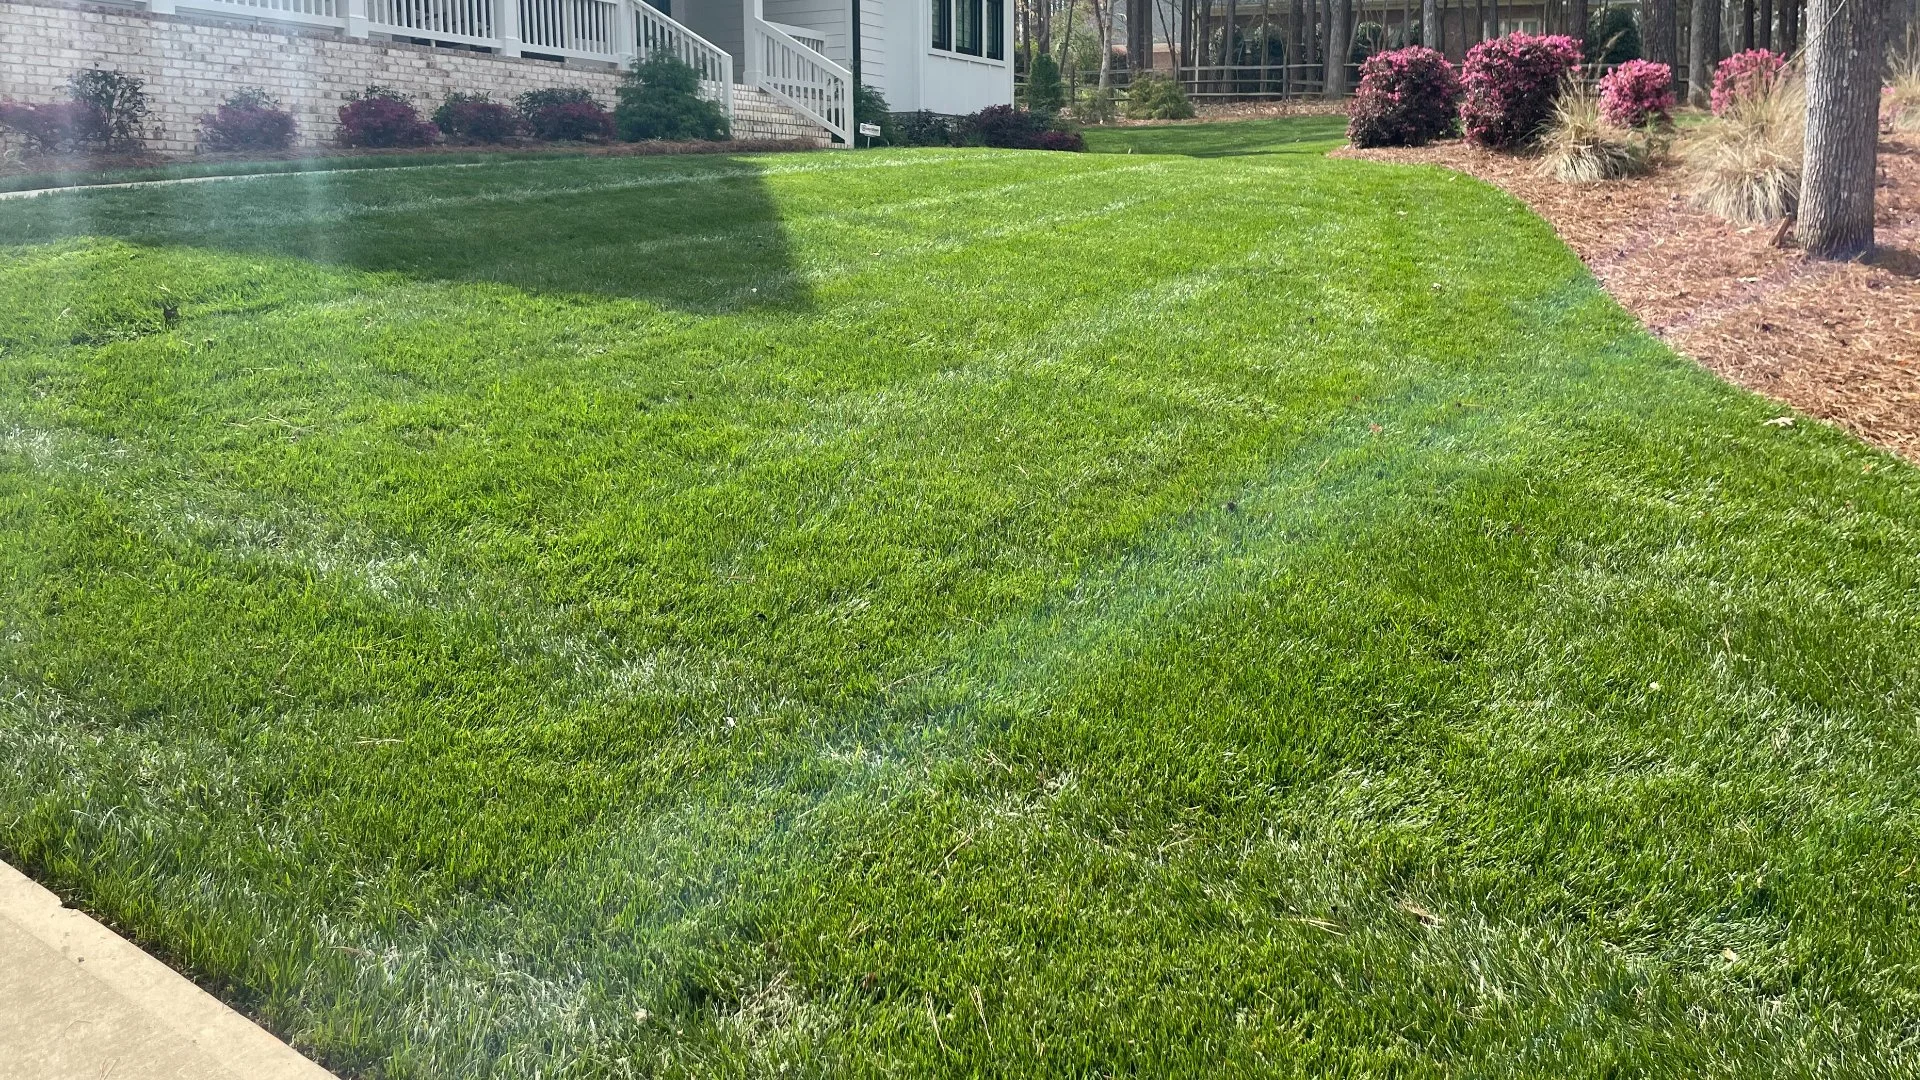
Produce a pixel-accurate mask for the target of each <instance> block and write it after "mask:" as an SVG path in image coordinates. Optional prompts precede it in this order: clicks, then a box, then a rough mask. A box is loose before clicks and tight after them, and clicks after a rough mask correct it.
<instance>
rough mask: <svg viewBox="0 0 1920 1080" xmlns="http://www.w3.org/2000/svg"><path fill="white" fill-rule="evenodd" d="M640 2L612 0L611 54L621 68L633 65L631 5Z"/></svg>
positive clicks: (634, 47) (634, 52) (634, 50)
mask: <svg viewBox="0 0 1920 1080" xmlns="http://www.w3.org/2000/svg"><path fill="white" fill-rule="evenodd" d="M516 2H517V0H516ZM641 2H644V0H614V3H613V54H614V55H615V56H618V57H619V58H620V66H621V67H623V68H624V67H632V66H633V62H634V59H635V54H636V53H637V51H638V48H639V47H638V46H637V45H636V44H635V43H634V25H633V20H634V10H633V5H634V4H636V3H641Z"/></svg>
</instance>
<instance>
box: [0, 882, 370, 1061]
mask: <svg viewBox="0 0 1920 1080" xmlns="http://www.w3.org/2000/svg"><path fill="white" fill-rule="evenodd" d="M102 1077H106V1078H110V1080H160V1078H162V1077H165V1078H167V1080H176V1078H177V1080H188V1078H191V1080H332V1078H333V1074H332V1073H329V1072H327V1071H326V1070H325V1069H322V1068H321V1067H320V1066H318V1065H315V1064H314V1063H313V1062H311V1061H308V1060H307V1059H306V1058H304V1057H301V1056H300V1055H299V1054H298V1053H296V1052H295V1051H294V1050H293V1048H291V1047H289V1046H288V1045H287V1044H286V1043H283V1042H281V1041H280V1040H278V1039H276V1038H274V1037H273V1036H272V1035H269V1034H267V1033H266V1032H265V1031H263V1030H262V1029H261V1028H259V1027H258V1026H256V1025H255V1024H254V1023H253V1022H252V1021H249V1020H248V1019H247V1018H246V1017H244V1016H241V1015H240V1014H239V1013H236V1012H234V1011H233V1010H232V1009H229V1008H227V1007H226V1006H225V1005H223V1004H221V1003H220V1001H219V1000H218V999H217V998H215V997H213V996H212V995H211V994H208V993H207V992H206V991H204V990H202V989H200V988H199V987H197V986H195V985H194V984H193V983H192V982H190V981H188V980H187V979H186V978H184V977H183V976H181V975H180V974H179V973H178V972H176V971H174V970H173V969H172V968H169V967H167V966H166V965H165V964H162V963H161V962H160V961H158V960H155V959H154V958H153V957H151V956H148V955H147V954H146V953H144V952H142V951H141V950H140V949H138V948H136V947H135V946H133V945H132V944H130V943H129V942H127V941H126V940H125V939H123V938H121V937H119V936H118V935H116V934H115V933H113V931H111V930H108V929H107V928H106V927H104V926H101V925H100V924H99V923H97V922H94V921H93V920H92V919H90V918H88V917H87V916H86V915H84V914H82V913H80V912H78V911H74V910H73V909H71V908H65V907H61V906H60V898H59V897H57V896H55V895H53V894H52V893H50V892H48V891H47V890H45V889H43V888H41V887H40V886H39V885H37V884H35V883H34V882H32V881H30V880H28V878H27V877H26V876H25V875H23V874H21V873H20V872H19V871H18V870H15V869H14V868H13V867H11V866H8V865H7V864H5V863H0V1080H83V1078H84V1080H100V1078H102Z"/></svg>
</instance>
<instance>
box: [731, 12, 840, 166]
mask: <svg viewBox="0 0 1920 1080" xmlns="http://www.w3.org/2000/svg"><path fill="white" fill-rule="evenodd" d="M747 51H748V55H749V57H750V62H751V64H752V67H751V68H750V70H751V72H752V75H753V81H754V83H755V84H757V85H758V86H759V87H760V88H761V89H763V90H765V91H767V92H768V93H770V94H772V95H773V96H775V97H777V98H779V99H780V100H782V101H784V102H786V103H787V105H788V106H789V107H790V108H792V109H793V110H794V111H795V112H798V113H799V114H800V115H802V116H804V117H806V118H807V119H809V120H811V121H813V122H814V123H816V124H819V125H820V126H821V127H823V128H826V129H827V130H828V131H830V132H832V133H833V134H834V135H835V136H837V137H838V138H839V140H840V143H839V145H841V146H852V145H853V73H852V72H850V71H848V70H847V69H846V68H843V67H841V66H840V65H839V64H836V63H834V62H833V61H831V60H829V59H827V58H826V57H825V56H823V55H821V53H820V52H819V50H817V49H812V48H809V47H807V46H806V45H803V44H801V43H800V42H799V41H797V40H795V38H794V37H793V35H792V34H789V33H787V32H786V31H785V30H782V29H780V28H779V27H778V26H775V25H774V24H773V23H770V22H768V21H767V20H765V19H762V18H760V17H758V16H755V17H754V19H753V23H752V25H751V26H749V27H748V28H747Z"/></svg>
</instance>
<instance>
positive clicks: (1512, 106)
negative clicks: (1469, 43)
mask: <svg viewBox="0 0 1920 1080" xmlns="http://www.w3.org/2000/svg"><path fill="white" fill-rule="evenodd" d="M1579 63H1580V43H1579V42H1577V41H1575V40H1574V39H1572V38H1570V37H1567V36H1566V35H1565V34H1549V35H1546V36H1544V37H1542V36H1537V35H1534V34H1508V35H1507V36H1506V37H1500V38H1494V39H1493V40H1492V41H1483V42H1481V43H1480V44H1478V45H1475V46H1474V47H1473V48H1471V49H1468V50H1467V59H1466V63H1465V64H1463V65H1461V70H1462V77H1461V81H1462V82H1463V83H1465V84H1466V88H1467V94H1466V100H1465V101H1464V102H1462V103H1461V106H1460V126H1461V127H1462V128H1463V129H1465V131H1466V134H1467V139H1468V140H1469V141H1471V142H1473V143H1475V144H1477V145H1479V146H1488V147H1494V148H1499V149H1506V148H1511V147H1515V146H1519V145H1520V144H1522V143H1524V142H1527V141H1528V140H1530V139H1532V138H1533V137H1534V135H1535V133H1536V132H1538V131H1539V130H1540V126H1541V125H1542V124H1544V123H1546V121H1547V118H1548V117H1549V116H1550V115H1551V114H1552V112H1553V99H1554V97H1555V96H1556V95H1557V94H1558V93H1559V92H1560V83H1561V81H1562V80H1564V79H1565V78H1566V77H1567V76H1568V75H1569V74H1570V73H1571V72H1572V71H1573V70H1574V69H1575V67H1577V66H1578V65H1579Z"/></svg>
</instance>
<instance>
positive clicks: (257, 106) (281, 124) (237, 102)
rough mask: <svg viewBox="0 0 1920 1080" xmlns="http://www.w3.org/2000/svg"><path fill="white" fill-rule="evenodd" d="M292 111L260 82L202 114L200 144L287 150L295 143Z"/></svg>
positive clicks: (218, 147) (220, 148) (223, 148)
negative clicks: (260, 86) (281, 105)
mask: <svg viewBox="0 0 1920 1080" xmlns="http://www.w3.org/2000/svg"><path fill="white" fill-rule="evenodd" d="M293 132H294V122H293V114H292V113H290V112H288V111H287V110H285V109H283V108H281V107H280V102H279V99H277V98H275V97H274V96H273V95H272V94H269V93H267V92H266V91H265V90H263V89H261V88H259V87H257V86H249V87H246V88H244V89H241V90H236V91H234V92H233V93H231V94H228V95H227V98H226V100H225V101H222V102H221V103H220V107H219V108H218V109H216V110H214V111H213V112H210V113H207V114H205V115H203V116H201V117H200V145H201V146H203V147H205V148H206V149H208V150H214V151H226V152H231V151H239V150H285V149H286V148H287V147H289V146H292V145H293Z"/></svg>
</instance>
